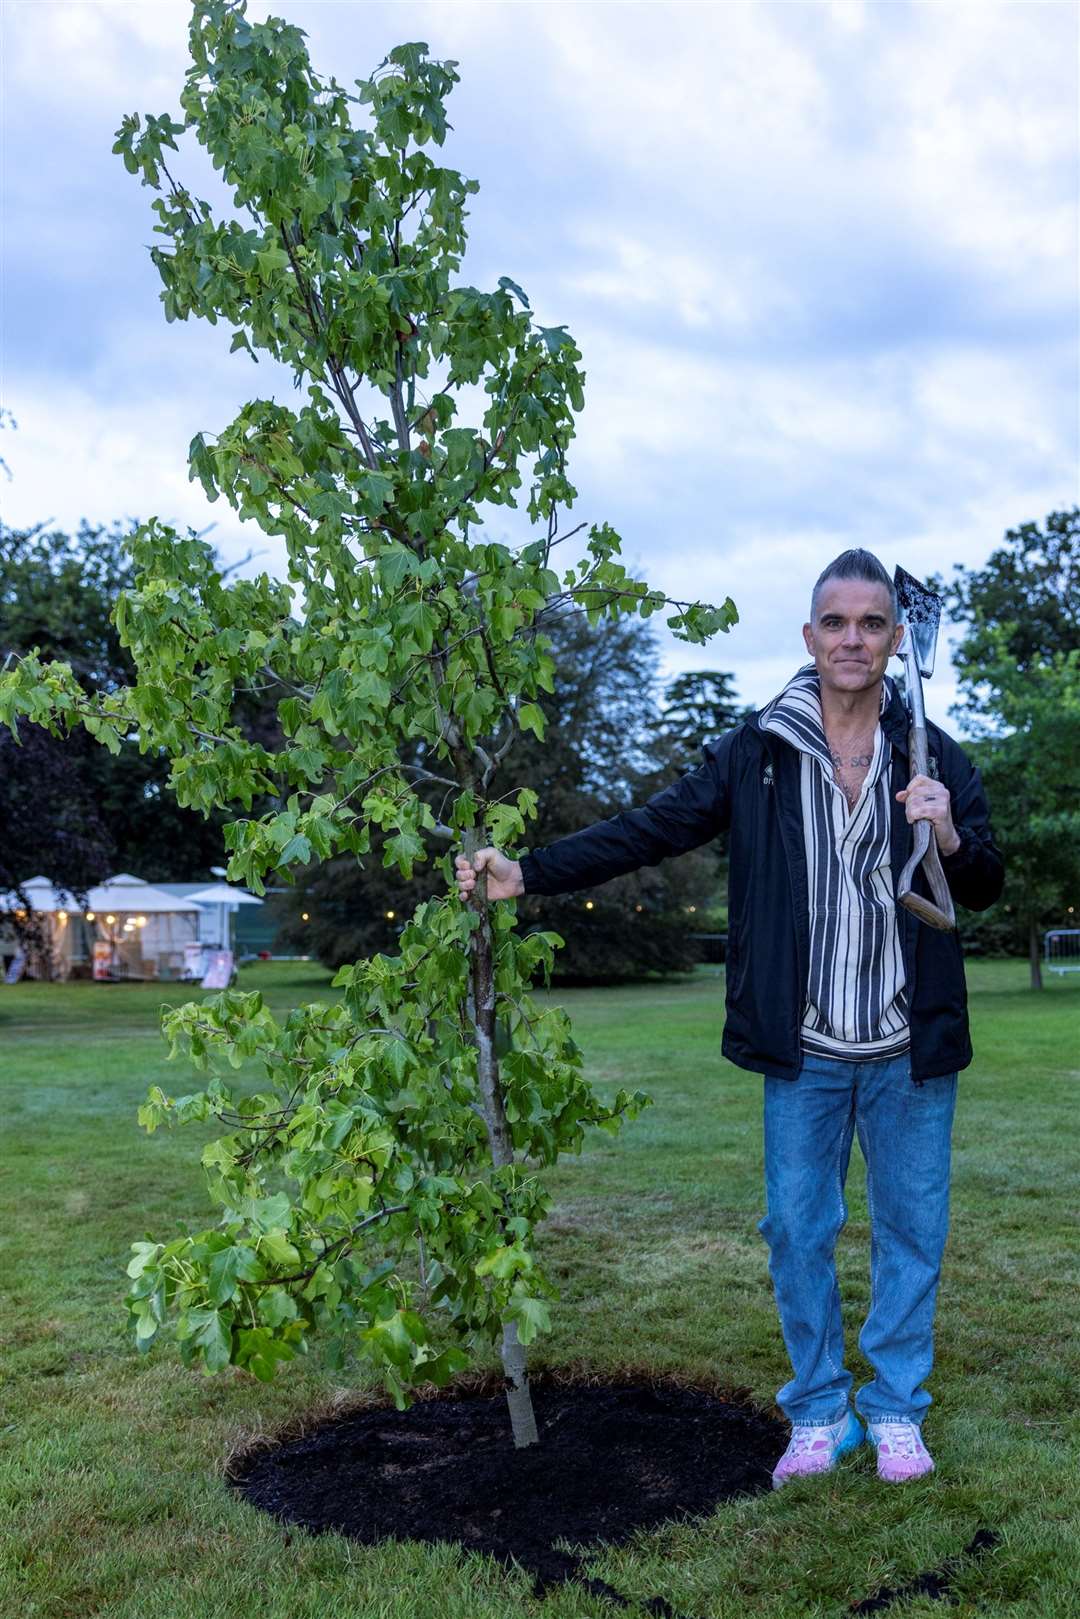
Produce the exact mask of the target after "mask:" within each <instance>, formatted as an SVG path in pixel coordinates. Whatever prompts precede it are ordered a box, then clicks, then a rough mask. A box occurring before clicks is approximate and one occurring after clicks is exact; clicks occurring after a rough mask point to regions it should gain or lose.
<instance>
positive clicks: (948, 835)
mask: <svg viewBox="0 0 1080 1619" xmlns="http://www.w3.org/2000/svg"><path fill="white" fill-rule="evenodd" d="M896 796H897V798H898V799H899V801H900V803H901V804H903V806H904V808H905V809H906V811H907V818H908V820H909V821H929V822H930V824H931V826H932V827H933V828H934V837H935V838H936V840H937V846H938V848H939V850H940V851H941V853H942V854H955V853H956V851H957V849H959V847H960V838H959V836H958V834H957V831H956V828H955V826H954V825H953V818H952V802H951V798H950V794H949V789H948V788H947V787H946V786H945V785H944V783H943V782H940V781H933V780H931V778H930V777H929V776H912V778H911V780H910V781H909V782H908V784H907V786H906V787H901V789H900V791H899V792H898V793H897V795H896Z"/></svg>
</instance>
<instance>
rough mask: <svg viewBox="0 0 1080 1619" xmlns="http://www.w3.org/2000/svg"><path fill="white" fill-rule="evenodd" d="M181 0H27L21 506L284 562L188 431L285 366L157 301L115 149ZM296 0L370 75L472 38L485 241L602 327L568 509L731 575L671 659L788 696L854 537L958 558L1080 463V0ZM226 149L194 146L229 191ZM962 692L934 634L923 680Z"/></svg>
mask: <svg viewBox="0 0 1080 1619" xmlns="http://www.w3.org/2000/svg"><path fill="white" fill-rule="evenodd" d="M189 9H190V8H189V6H188V4H187V0H123V3H121V0H79V3H74V4H69V3H49V0H6V4H5V6H4V9H3V23H2V27H3V35H4V37H3V41H2V44H3V48H4V59H5V65H4V68H3V74H4V84H3V90H4V109H3V120H4V124H3V129H2V141H3V148H2V162H3V175H2V180H3V188H4V194H5V199H6V200H5V202H4V237H5V241H4V261H5V265H4V272H3V285H2V292H3V336H2V376H0V402H2V403H3V404H4V405H5V406H6V407H7V408H8V409H9V410H11V411H12V412H13V413H14V415H15V417H16V418H17V421H18V430H17V431H16V432H6V433H5V434H4V435H3V440H2V442H0V451H2V452H3V454H4V456H5V459H6V460H7V462H8V464H9V466H10V467H11V470H12V473H13V477H12V479H11V480H10V481H7V480H6V479H5V480H3V482H2V487H0V496H2V498H3V516H4V519H5V521H7V522H8V523H10V524H14V525H19V524H23V523H30V522H36V521H38V520H40V519H53V520H54V521H55V522H56V523H58V524H64V525H71V526H74V525H76V524H77V523H78V520H79V519H80V518H81V517H84V516H85V517H86V518H88V519H90V520H91V521H94V522H108V521H111V520H112V519H114V518H126V517H129V516H131V517H137V518H145V517H147V516H149V515H151V514H157V515H160V516H162V517H163V518H165V519H167V520H169V521H172V522H174V523H176V524H179V525H184V524H188V523H190V524H192V525H194V526H195V527H197V528H203V527H205V526H206V525H207V524H208V523H211V522H216V524H217V527H216V528H215V529H214V531H213V536H212V537H213V539H214V541H215V542H216V543H217V544H218V546H219V548H220V549H221V550H222V552H223V553H224V554H225V556H226V557H229V558H233V557H238V556H240V555H242V554H243V553H244V552H245V551H246V550H247V549H248V548H249V547H252V546H254V547H256V548H258V549H260V550H261V555H260V556H259V557H258V558H257V559H256V561H255V562H254V563H253V564H252V565H251V568H250V570H249V571H257V570H258V569H260V568H268V569H269V570H270V571H272V572H277V573H283V571H284V569H283V564H282V557H281V552H280V549H278V547H277V543H276V542H273V541H267V540H266V539H265V538H264V537H263V536H261V535H260V534H259V533H258V532H257V531H255V532H250V533H249V532H248V531H247V530H246V529H245V527H244V526H242V525H240V524H238V523H237V522H236V520H235V518H234V517H233V515H232V514H231V513H230V512H229V511H228V510H227V509H225V508H224V507H223V503H221V502H218V503H217V504H216V505H214V506H209V505H208V504H207V503H206V502H205V500H204V499H203V497H202V495H201V493H200V491H199V489H198V486H197V485H194V484H190V483H189V482H188V479H187V468H186V453H187V445H188V442H189V440H190V438H191V437H192V435H193V433H195V432H197V431H199V430H202V429H206V430H209V431H213V430H215V429H217V428H218V427H220V426H222V425H224V424H225V423H226V422H227V421H229V420H230V419H231V418H232V416H233V415H234V414H235V412H236V410H237V409H238V408H239V406H240V405H241V404H242V403H243V402H244V401H245V400H246V399H248V398H250V397H253V396H255V395H256V394H261V395H262V396H263V397H266V396H268V395H270V394H271V393H272V394H274V395H275V396H276V397H277V398H278V399H279V400H282V401H283V402H288V403H291V402H292V400H293V399H294V398H295V395H294V394H293V390H292V388H291V386H290V384H289V381H288V379H287V378H285V377H284V376H283V375H282V374H281V373H274V372H273V370H272V368H271V367H270V366H269V365H268V364H267V363H265V362H264V363H262V364H260V366H259V367H258V369H256V368H254V367H253V365H252V363H251V361H250V360H248V359H247V358H246V357H244V356H243V355H239V354H237V355H233V356H229V355H228V353H227V349H228V342H229V334H228V332H227V331H226V330H224V329H223V328H221V327H218V328H212V327H208V326H197V325H195V324H194V323H187V324H176V325H172V326H169V325H167V324H166V322H165V320H164V317H163V315H162V313H161V307H160V304H159V301H158V292H159V285H160V284H159V282H158V280H157V275H156V272H155V271H154V269H153V266H152V265H151V264H150V262H149V258H148V255H147V252H146V248H147V246H148V244H149V243H150V242H151V241H152V239H153V238H152V235H151V225H152V223H153V217H152V215H151V213H150V201H151V197H152V193H151V192H150V191H148V190H147V189H144V188H142V187H141V186H140V185H139V183H138V180H137V179H136V178H134V177H132V176H129V175H128V174H127V173H126V172H125V170H124V168H123V165H122V164H121V162H120V160H119V159H118V158H116V157H113V156H112V155H111V153H110V147H111V145H112V140H113V135H114V131H115V129H116V127H117V125H118V124H119V122H120V119H121V117H122V116H123V114H124V113H125V112H129V111H140V112H143V113H146V112H156V113H160V112H166V111H167V112H170V113H173V114H175V112H176V110H177V106H178V103H177V95H178V92H179V89H180V86H181V83H182V77H183V72H184V68H185V65H186V60H187V55H186V28H187V20H188V16H189ZM268 12H274V13H277V14H284V15H285V16H287V17H288V19H289V20H290V21H292V22H295V23H298V24H299V25H300V26H301V27H302V28H303V29H304V30H305V31H306V32H307V34H308V36H309V46H310V50H311V54H312V57H313V60H314V62H315V65H316V67H317V68H319V69H320V70H322V71H323V72H325V73H326V74H330V73H332V74H333V75H334V76H335V77H337V78H338V79H339V80H340V81H342V82H345V83H348V82H349V81H350V80H351V79H354V78H356V77H359V76H362V75H366V74H367V73H369V72H370V70H371V69H372V68H373V67H375V66H376V64H377V63H378V62H379V61H380V60H381V59H382V58H383V56H384V55H385V54H386V52H387V50H389V49H390V47H391V46H393V45H394V44H396V43H398V42H399V41H401V40H404V39H423V40H426V41H428V42H429V44H430V46H431V48H432V50H433V52H434V53H435V54H437V55H439V56H450V57H454V58H456V59H457V60H458V62H459V63H460V69H459V71H460V72H461V74H462V83H461V84H460V85H459V86H458V88H457V90H456V91H455V92H454V95H453V98H452V100H451V105H450V115H451V120H452V122H453V125H454V132H453V135H452V136H451V138H450V140H449V142H448V144H447V146H446V148H445V149H444V153H445V157H444V161H446V162H448V163H449V164H450V165H451V166H453V167H457V168H459V169H461V170H462V171H463V172H464V173H466V174H468V175H472V176H475V177H476V178H477V179H479V180H480V182H481V189H480V192H479V194H478V195H477V196H476V197H474V198H472V199H471V210H472V211H471V225H470V249H469V254H468V256H467V258H466V261H465V264H464V267H463V277H464V279H466V280H468V281H470V282H472V283H474V284H476V285H480V286H490V285H493V284H494V282H495V281H496V280H497V278H498V276H499V275H502V274H508V275H511V276H513V277H514V279H515V280H517V281H518V282H520V283H521V284H522V285H523V286H524V287H525V289H526V291H527V292H528V293H529V294H530V297H531V299H532V302H533V306H534V309H535V310H536V311H537V314H538V315H539V317H540V318H541V319H542V320H543V321H544V322H545V323H548V324H558V323H565V324H567V325H568V326H569V328H570V330H571V332H572V333H573V334H574V336H575V338H576V340H577V342H578V345H579V347H580V348H581V349H582V351H583V354H584V365H585V368H586V372H587V388H586V408H585V412H584V415H583V417H582V419H581V424H580V434H579V439H578V442H577V445H576V448H575V452H574V454H573V456H572V460H571V470H572V473H573V475H574V479H575V482H576V483H577V485H578V488H579V490H580V496H579V500H578V503H577V506H576V509H575V516H576V517H577V518H578V519H583V518H587V519H589V520H590V521H600V520H606V521H609V522H611V523H612V524H613V525H614V526H615V527H616V528H617V529H618V531H619V532H620V533H621V535H622V536H623V542H624V543H623V554H624V558H625V559H626V560H627V562H628V564H632V565H634V566H636V567H638V568H639V569H640V570H641V571H642V572H643V574H644V576H645V577H646V578H647V579H648V580H649V582H650V584H652V585H654V586H658V587H660V588H662V589H664V590H665V591H666V592H667V593H668V594H669V595H671V596H672V597H675V598H677V599H694V598H697V599H702V600H707V601H713V600H722V599H723V597H724V596H725V595H728V594H730V595H732V596H733V597H734V598H735V600H736V603H737V605H738V607H739V611H740V614H741V622H740V623H739V625H738V626H737V627H736V628H735V630H734V631H732V633H731V634H730V635H728V636H726V637H725V636H720V637H717V638H716V639H715V640H714V641H713V642H711V643H710V644H709V645H708V646H706V647H688V646H686V644H685V643H681V642H678V641H676V640H674V638H673V637H671V635H670V633H669V632H668V631H667V630H666V629H665V628H663V626H662V623H661V620H660V617H659V615H658V616H657V617H654V618H653V619H652V620H650V623H651V624H652V625H654V626H656V627H657V628H658V630H659V633H660V645H661V651H662V660H663V663H662V667H663V672H664V674H666V675H670V674H673V673H675V672H676V671H679V670H682V669H687V668H725V669H731V670H733V671H734V672H735V673H736V676H737V680H738V685H739V690H740V693H741V695H742V696H743V697H744V698H745V699H746V700H748V701H753V702H758V703H760V702H764V701H765V700H766V699H767V698H768V697H769V696H771V695H772V693H773V692H774V691H775V690H776V689H777V688H778V687H779V685H780V684H782V682H783V681H784V680H785V679H786V678H787V676H788V675H789V674H790V673H791V671H792V670H793V669H794V668H795V666H796V665H797V664H798V662H799V661H801V658H802V656H803V653H802V643H801V639H800V636H799V626H800V625H801V624H802V622H803V619H804V618H805V616H806V615H805V607H806V600H807V597H808V593H809V590H810V587H811V585H812V583H813V581H814V579H815V577H816V575H817V573H818V572H819V571H820V569H821V567H822V566H823V565H824V564H825V563H826V562H827V561H828V560H829V559H830V558H831V557H832V556H833V555H835V554H836V553H837V552H838V551H840V550H843V549H845V548H846V547H848V546H850V545H856V544H862V545H867V546H869V547H870V548H871V549H872V550H874V551H876V552H877V553H878V555H879V556H880V557H881V558H882V560H883V561H884V562H885V563H886V565H887V566H889V567H890V568H891V567H892V566H893V565H894V564H895V563H896V562H902V563H903V565H904V566H905V567H907V568H909V569H910V570H911V571H912V572H915V573H922V572H926V571H930V570H933V569H938V568H940V569H943V570H945V571H949V569H950V568H951V564H952V563H953V562H963V563H965V564H968V565H977V564H978V563H980V562H982V561H983V560H984V559H985V558H986V557H987V555H988V554H989V552H990V551H991V550H992V549H993V548H994V547H995V545H997V544H998V543H1000V541H1001V538H1002V536H1003V534H1004V532H1005V530H1006V529H1007V528H1009V527H1011V526H1014V525H1016V524H1019V523H1023V522H1026V521H1041V520H1042V519H1043V518H1044V517H1045V516H1046V514H1047V513H1048V512H1050V511H1052V510H1055V509H1060V508H1061V507H1071V506H1072V505H1073V504H1074V502H1075V501H1076V500H1077V498H1078V493H1080V421H1078V402H1080V347H1078V325H1080V319H1078V317H1080V266H1078V227H1080V198H1078V192H1080V161H1078V151H1077V129H1078V107H1080V97H1078V84H1077V77H1078V68H1077V63H1078V51H1077V45H1078V36H1080V28H1078V21H1080V10H1078V7H1077V5H1076V4H1073V3H1070V0H1053V3H1040V0H1024V3H1021V4H995V3H992V0H978V3H974V4H969V3H957V0H935V3H915V4H912V3H908V0H869V3H862V0H785V3H780V4H773V3H767V0H761V3H758V0H728V3H725V4H715V5H709V4H690V5H683V4H662V3H630V4H627V3H620V0H613V3H593V4H590V3H580V4H559V3H556V0H542V3H541V4H537V5H534V4H530V3H521V4H518V3H513V0H488V3H469V0H438V3H436V4H420V3H413V0H397V3H392V4H366V3H357V0H278V3H277V4H276V5H274V6H273V7H267V6H265V5H263V4H261V3H255V0H252V3H250V4H249V7H248V15H249V17H251V18H252V20H256V19H261V18H263V17H265V16H266V15H267V14H268ZM200 159H201V154H200V153H198V152H197V151H194V150H192V151H190V152H189V154H188V155H187V156H186V157H185V159H183V160H181V161H180V162H178V164H177V166H176V169H174V173H176V172H177V171H179V173H180V174H181V175H182V176H183V178H184V179H185V180H186V181H187V182H188V183H189V184H191V185H192V188H193V189H194V190H195V191H196V192H197V193H199V192H200V191H201V194H203V195H207V194H209V192H208V190H207V188H206V186H204V185H203V183H202V182H203V177H204V176H205V173H206V169H205V164H204V163H203V162H202V161H200ZM505 521H506V520H505V519H504V518H497V519H496V523H495V525H494V527H493V530H492V532H493V535H494V537H503V538H508V539H511V540H513V539H515V538H517V537H519V536H518V535H516V534H515V533H514V531H512V530H509V529H505V528H504V529H500V525H501V524H505ZM566 561H567V562H568V561H569V558H567V559H566ZM952 697H953V686H952V681H951V673H950V670H949V667H948V664H947V661H945V663H944V667H943V668H941V669H940V671H939V675H938V676H935V680H934V685H933V688H932V691H931V694H930V702H929V707H930V711H931V713H932V714H933V715H934V716H935V717H937V718H939V719H944V718H945V716H946V709H947V706H948V704H949V702H950V701H951V700H952Z"/></svg>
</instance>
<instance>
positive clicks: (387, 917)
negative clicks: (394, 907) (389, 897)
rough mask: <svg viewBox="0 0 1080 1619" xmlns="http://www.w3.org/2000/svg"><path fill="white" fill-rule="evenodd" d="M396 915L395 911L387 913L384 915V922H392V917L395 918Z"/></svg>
mask: <svg viewBox="0 0 1080 1619" xmlns="http://www.w3.org/2000/svg"><path fill="white" fill-rule="evenodd" d="M396 915H397V912H396V911H387V913H386V920H387V921H388V922H392V921H393V920H394V917H395V916H396Z"/></svg>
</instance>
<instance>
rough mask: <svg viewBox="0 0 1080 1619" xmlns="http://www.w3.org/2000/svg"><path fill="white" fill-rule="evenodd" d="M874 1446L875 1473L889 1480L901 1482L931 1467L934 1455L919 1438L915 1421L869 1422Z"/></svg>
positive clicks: (869, 1430)
mask: <svg viewBox="0 0 1080 1619" xmlns="http://www.w3.org/2000/svg"><path fill="white" fill-rule="evenodd" d="M866 1429H867V1432H868V1434H869V1435H870V1442H871V1444H872V1445H873V1446H874V1447H875V1449H876V1450H877V1474H878V1478H883V1479H885V1480H886V1482H887V1483H889V1484H904V1483H906V1481H907V1480H908V1479H909V1478H921V1477H922V1476H923V1474H924V1473H932V1472H933V1471H934V1459H933V1457H932V1456H931V1454H930V1452H929V1451H928V1450H927V1448H926V1446H925V1445H924V1444H923V1442H922V1435H921V1434H920V1432H919V1425H918V1423H916V1422H868V1423H867V1425H866Z"/></svg>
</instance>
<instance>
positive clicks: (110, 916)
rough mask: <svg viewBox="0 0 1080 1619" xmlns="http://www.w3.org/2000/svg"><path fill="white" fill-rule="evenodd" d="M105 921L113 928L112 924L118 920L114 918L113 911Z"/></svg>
mask: <svg viewBox="0 0 1080 1619" xmlns="http://www.w3.org/2000/svg"><path fill="white" fill-rule="evenodd" d="M105 920H106V922H108V923H109V924H110V926H111V924H112V923H113V922H115V921H116V918H115V916H113V914H112V912H111V911H110V912H109V915H108V916H107V917H106V918H105Z"/></svg>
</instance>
